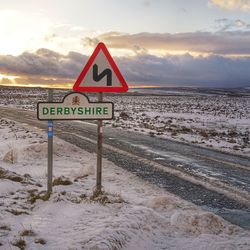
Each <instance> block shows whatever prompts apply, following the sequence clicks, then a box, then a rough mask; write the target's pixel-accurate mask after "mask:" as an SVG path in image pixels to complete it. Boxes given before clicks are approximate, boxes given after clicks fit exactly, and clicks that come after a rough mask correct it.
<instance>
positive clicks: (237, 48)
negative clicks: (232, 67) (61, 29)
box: [84, 31, 250, 55]
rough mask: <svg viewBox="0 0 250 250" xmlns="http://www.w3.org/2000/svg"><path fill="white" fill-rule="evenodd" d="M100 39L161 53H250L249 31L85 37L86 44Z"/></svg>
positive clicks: (120, 46)
mask: <svg viewBox="0 0 250 250" xmlns="http://www.w3.org/2000/svg"><path fill="white" fill-rule="evenodd" d="M99 41H102V42H104V43H106V44H107V46H108V47H109V48H114V49H128V50H132V51H134V48H135V47H140V48H141V49H144V50H146V51H147V50H161V51H162V52H164V51H165V52H168V53H169V52H170V53H171V51H181V52H183V51H187V52H195V53H201V54H202V53H211V54H220V55H246V54H249V55H250V31H244V32H243V31H225V32H214V33H212V32H193V33H177V34H170V33H137V34H128V33H119V32H108V33H104V34H101V35H99V36H98V37H94V38H90V37H88V38H86V39H84V42H85V43H86V44H88V45H89V46H93V45H96V44H97V43H98V42H99Z"/></svg>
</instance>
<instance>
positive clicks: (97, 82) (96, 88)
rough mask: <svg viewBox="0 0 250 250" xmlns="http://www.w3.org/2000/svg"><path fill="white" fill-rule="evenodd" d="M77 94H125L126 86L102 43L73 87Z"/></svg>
mask: <svg viewBox="0 0 250 250" xmlns="http://www.w3.org/2000/svg"><path fill="white" fill-rule="evenodd" d="M73 90H74V91H77V92H126V91H128V85H127V83H126V81H125V80H124V78H123V76H122V74H121V72H120V70H119V69H118V67H117V66H116V64H115V62H114V60H113V58H112V57H111V55H110V53H109V52H108V49H107V47H106V46H105V44H104V43H99V44H98V45H97V47H96V48H95V50H94V52H93V54H92V55H91V57H90V58H89V60H88V62H87V64H86V65H85V67H84V68H83V70H82V72H81V74H80V75H79V77H78V79H77V80H76V82H75V85H74V87H73Z"/></svg>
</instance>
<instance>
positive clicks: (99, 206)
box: [0, 119, 250, 250]
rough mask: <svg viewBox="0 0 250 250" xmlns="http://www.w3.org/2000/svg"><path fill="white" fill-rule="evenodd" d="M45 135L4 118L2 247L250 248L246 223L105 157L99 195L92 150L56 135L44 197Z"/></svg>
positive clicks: (0, 136) (0, 137) (0, 129)
mask: <svg viewBox="0 0 250 250" xmlns="http://www.w3.org/2000/svg"><path fill="white" fill-rule="evenodd" d="M46 140H47V138H46V134H45V133H43V132H42V131H40V130H38V129H34V128H31V127H29V126H28V125H21V124H18V123H16V122H13V121H9V120H5V119H1V120H0V142H1V143H0V249H4V250H6V249H13V250H14V249H19V248H20V249H51V250H52V249H53V250H54V249H60V250H63V249H102V250H103V249H127V250H135V249H136V250H137V249H138V250H140V249H148V250H152V249H178V250H180V249H185V250H186V249H192V250H195V249H250V233H249V232H248V231H244V230H243V229H240V228H239V227H237V226H234V225H231V224H229V223H228V222H226V221H224V220H223V219H222V218H220V217H218V216H216V215H214V214H213V213H208V212H205V211H203V210H201V209H200V208H198V207H196V206H195V205H193V204H191V203H189V202H186V201H184V200H181V199H180V198H178V197H176V196H174V195H172V194H169V193H167V192H166V191H165V190H163V189H160V188H157V187H155V186H153V185H151V184H149V183H146V182H144V181H142V180H140V179H139V178H137V177H136V176H134V175H133V174H131V173H128V172H126V171H125V170H122V169H120V168H119V167H117V166H115V165H114V164H113V163H111V162H108V161H107V160H104V163H103V165H104V166H103V186H104V194H102V195H99V196H94V195H93V191H94V188H95V165H96V156H95V154H90V153H87V152H84V151H83V150H81V149H79V148H77V147H75V146H73V145H71V144H68V143H66V142H64V141H62V140H59V139H57V138H55V143H54V145H55V146H54V179H57V181H56V182H55V185H54V187H53V189H54V192H53V195H52V196H51V197H50V198H49V199H47V198H46V195H45V190H46V165H47V158H46V156H47V153H46V152H47V144H46ZM59 177H61V178H59ZM56 184H57V185H56ZM59 184H60V185H59ZM62 184H68V185H62ZM15 245H17V246H18V247H19V248H18V247H15Z"/></svg>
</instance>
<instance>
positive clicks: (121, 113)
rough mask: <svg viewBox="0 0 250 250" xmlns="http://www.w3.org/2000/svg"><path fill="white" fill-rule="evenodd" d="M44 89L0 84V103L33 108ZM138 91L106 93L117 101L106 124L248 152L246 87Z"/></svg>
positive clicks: (44, 96)
mask: <svg viewBox="0 0 250 250" xmlns="http://www.w3.org/2000/svg"><path fill="white" fill-rule="evenodd" d="M46 91H47V90H46V89H36V88H24V89H21V88H1V89H0V105H2V106H6V105H8V106H9V107H17V108H22V109H26V110H36V104H37V102H38V101H46V100H47V92H46ZM140 91H141V92H142V93H143V92H145V94H144V95H139V94H138V93H136V92H130V93H128V94H126V96H123V95H120V94H119V95H107V96H104V100H105V101H112V102H113V103H114V105H115V119H114V120H111V121H105V122H104V125H105V126H112V127H116V128H119V129H126V130H128V131H136V132H139V133H144V134H149V135H151V136H156V137H160V138H167V139H171V140H175V141H181V142H186V143H190V144H196V145H199V146H202V147H209V148H214V149H218V150H221V151H226V152H230V153H233V154H239V155H245V156H248V155H249V154H250V139H249V138H250V135H249V133H250V131H249V124H250V98H249V92H248V91H247V90H241V91H239V92H237V90H234V91H235V93H234V94H235V95H236V96H232V93H233V92H232V91H233V90H232V91H231V90H228V91H223V90H217V91H216V90H214V91H212V92H211V90H210V91H209V92H208V91H207V90H203V92H202V91H200V92H199V91H198V90H196V89H195V88H194V89H189V90H187V89H186V90H181V91H177V90H171V89H170V90H164V89H159V90H149V89H147V90H140ZM150 91H151V92H150ZM213 92H214V94H213ZM152 93H153V94H156V93H158V94H160V95H158V96H157V95H152ZM65 94H66V91H65V90H64V91H63V90H55V91H54V100H55V101H61V100H62V98H63V97H64V95H65ZM163 94H164V95H163ZM227 94H228V95H227ZM237 95H238V96H237ZM239 95H241V96H239ZM89 97H90V100H91V101H95V100H96V97H95V95H93V94H89Z"/></svg>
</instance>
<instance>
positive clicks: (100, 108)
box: [37, 92, 114, 120]
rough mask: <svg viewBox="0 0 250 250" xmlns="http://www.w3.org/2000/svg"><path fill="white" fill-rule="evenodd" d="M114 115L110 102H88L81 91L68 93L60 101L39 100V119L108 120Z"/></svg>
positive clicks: (112, 105)
mask: <svg viewBox="0 0 250 250" xmlns="http://www.w3.org/2000/svg"><path fill="white" fill-rule="evenodd" d="M113 115H114V104H113V103H112V102H90V101H89V99H88V97H87V96H85V95H84V94H82V93H74V92H73V93H70V94H68V95H66V96H65V97H64V98H63V101H62V102H39V103H38V104H37V118H38V119H39V120H100V119H103V120H110V119H112V118H113Z"/></svg>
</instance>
